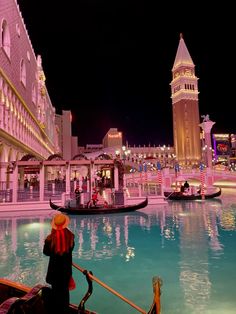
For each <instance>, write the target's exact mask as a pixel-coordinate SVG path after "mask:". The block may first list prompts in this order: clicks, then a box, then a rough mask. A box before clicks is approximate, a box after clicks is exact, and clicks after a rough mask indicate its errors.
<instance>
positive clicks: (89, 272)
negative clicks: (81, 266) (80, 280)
mask: <svg viewBox="0 0 236 314" xmlns="http://www.w3.org/2000/svg"><path fill="white" fill-rule="evenodd" d="M83 274H84V275H85V276H86V280H87V282H88V290H87V292H86V294H85V295H84V297H83V299H82V300H81V301H80V304H79V306H78V313H81V312H82V313H83V312H84V311H85V307H84V306H85V302H86V301H87V300H88V298H89V297H90V296H91V294H92V292H93V282H92V280H91V279H90V275H93V273H92V272H91V271H87V270H86V269H85V270H84V271H83Z"/></svg>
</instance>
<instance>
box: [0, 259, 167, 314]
mask: <svg viewBox="0 0 236 314" xmlns="http://www.w3.org/2000/svg"><path fill="white" fill-rule="evenodd" d="M73 266H74V267H75V268H76V269H78V270H79V271H81V272H83V274H84V275H85V276H86V280H87V282H88V290H87V292H86V294H85V295H84V297H83V298H82V300H81V301H80V303H79V305H75V304H70V306H69V311H68V314H97V312H96V311H95V312H94V311H91V310H88V309H86V308H85V303H86V301H87V300H88V298H89V297H91V295H92V292H93V281H95V282H97V283H98V284H99V285H101V286H102V287H103V288H105V289H107V290H108V291H109V292H111V293H113V294H114V295H116V296H117V297H118V298H120V299H122V300H123V301H124V302H126V303H128V304H129V305H130V306H132V307H133V308H135V309H136V310H138V311H139V312H141V313H143V314H160V310H161V301H160V295H161V285H162V280H161V278H160V277H157V276H155V277H153V279H152V286H153V302H152V304H151V306H150V309H149V311H148V312H146V311H145V310H143V309H142V308H140V307H139V306H138V305H136V304H134V303H133V302H132V301H130V300H128V299H127V298H125V297H124V296H122V295H121V294H120V293H118V292H117V291H115V290H114V289H112V288H110V287H109V286H108V285H106V284H105V283H103V282H102V281H101V280H99V279H98V278H96V277H95V276H94V275H93V274H92V272H90V271H87V270H85V269H82V268H81V267H80V266H79V265H77V264H74V263H73ZM51 300H52V298H51V287H50V286H48V285H42V284H37V285H35V286H34V287H29V286H26V285H23V284H21V283H18V282H14V281H11V280H8V279H5V278H0V313H1V314H32V313H34V314H52V313H55V311H54V308H53V302H52V301H51Z"/></svg>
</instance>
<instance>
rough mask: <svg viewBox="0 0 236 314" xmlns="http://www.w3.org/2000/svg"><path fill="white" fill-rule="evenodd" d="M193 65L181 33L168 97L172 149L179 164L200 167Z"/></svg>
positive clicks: (197, 109) (195, 82)
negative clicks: (170, 111)
mask: <svg viewBox="0 0 236 314" xmlns="http://www.w3.org/2000/svg"><path fill="white" fill-rule="evenodd" d="M194 68H195V65H194V63H193V61H192V58H191V56H190V54H189V52H188V49H187V47H186V45H185V42H184V39H183V36H182V34H180V40H179V46H178V50H177V54H176V57H175V61H174V65H173V68H172V81H171V83H170V85H171V98H172V113H173V133H174V134H173V135H174V148H175V154H176V159H177V161H178V163H179V164H180V165H181V166H183V167H186V166H192V165H197V164H199V162H200V160H201V144H200V127H199V123H200V117H199V106H198V78H197V77H196V76H195V70H194Z"/></svg>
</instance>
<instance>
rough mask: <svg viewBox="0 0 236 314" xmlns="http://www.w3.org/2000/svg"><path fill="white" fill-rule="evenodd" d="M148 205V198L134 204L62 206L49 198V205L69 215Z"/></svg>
mask: <svg viewBox="0 0 236 314" xmlns="http://www.w3.org/2000/svg"><path fill="white" fill-rule="evenodd" d="M147 205H148V198H147V197H146V199H145V200H144V201H143V202H141V203H138V204H134V205H106V206H104V205H96V206H94V207H82V206H80V207H68V206H67V207H66V206H65V207H64V206H59V205H56V204H54V203H53V202H52V201H51V199H50V207H51V208H52V209H55V210H59V211H61V212H65V213H67V214H69V215H96V214H115V213H126V212H132V211H135V210H138V209H141V208H144V207H146V206H147Z"/></svg>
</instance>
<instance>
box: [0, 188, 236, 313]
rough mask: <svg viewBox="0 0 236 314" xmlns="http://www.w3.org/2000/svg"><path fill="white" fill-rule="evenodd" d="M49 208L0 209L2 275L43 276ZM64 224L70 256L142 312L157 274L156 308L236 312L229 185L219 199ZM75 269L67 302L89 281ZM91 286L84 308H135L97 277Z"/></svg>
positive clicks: (233, 201) (234, 206) (33, 279)
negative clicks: (70, 233) (72, 236)
mask: <svg viewBox="0 0 236 314" xmlns="http://www.w3.org/2000/svg"><path fill="white" fill-rule="evenodd" d="M53 214H54V212H53V211H43V212H37V213H34V214H32V215H31V214H29V213H27V214H25V213H17V214H14V213H11V214H10V213H0V252H1V254H0V277H4V278H8V279H11V280H15V281H18V282H21V283H23V284H27V285H30V286H33V285H35V284H37V283H45V274H46V270H47V264H48V257H46V256H44V255H43V253H42V248H43V243H44V239H45V237H46V236H47V234H48V233H49V232H50V221H51V218H52V215H53ZM69 227H70V229H71V230H72V231H73V232H74V233H75V242H76V245H75V248H74V251H73V261H74V262H75V263H76V264H78V265H80V266H81V267H82V268H84V269H87V270H90V271H92V272H93V275H94V276H95V277H97V278H98V279H99V280H101V281H102V282H104V283H106V284H107V285H109V286H110V287H111V288H113V289H115V290H116V291H117V292H119V293H120V294H122V295H123V296H124V297H126V298H127V299H129V300H130V301H132V302H133V303H135V304H136V305H137V306H139V307H140V308H142V309H144V310H145V311H148V309H149V307H150V305H151V303H152V297H153V292H152V278H153V276H159V277H161V279H162V281H163V285H162V288H161V290H162V294H161V304H162V314H175V313H181V314H195V313H198V314H199V313H204V314H213V313H214V314H218V313H220V314H222V313H224V314H233V313H235V309H236V298H235V282H236V272H235V265H236V250H235V247H236V193H235V190H231V189H224V190H223V193H222V196H221V198H220V199H214V200H206V201H194V202H169V203H168V204H167V205H158V206H154V205H149V206H148V207H146V208H144V209H142V210H140V211H137V212H134V213H127V214H112V215H105V216H100V215H94V216H71V220H70V225H69ZM62 272H63V269H62ZM73 272H74V273H73V275H74V278H75V280H76V284H77V287H76V290H73V291H71V302H73V303H77V304H78V303H79V302H80V300H81V298H82V297H83V295H84V294H85V292H86V289H87V284H86V280H85V277H84V275H83V274H82V273H80V272H79V271H78V270H76V269H74V270H73ZM93 288H94V289H93V294H92V296H91V297H90V298H89V300H88V301H87V303H86V307H87V308H90V309H92V310H95V311H97V312H98V313H101V314H108V313H109V314H110V313H113V314H120V313H137V310H135V309H134V308H132V307H131V306H130V305H129V304H127V303H124V302H123V301H121V300H120V299H119V298H117V297H116V296H114V295H113V294H111V293H110V292H108V291H107V290H105V289H104V288H102V287H101V286H100V285H99V284H97V283H96V282H94V284H93Z"/></svg>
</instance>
